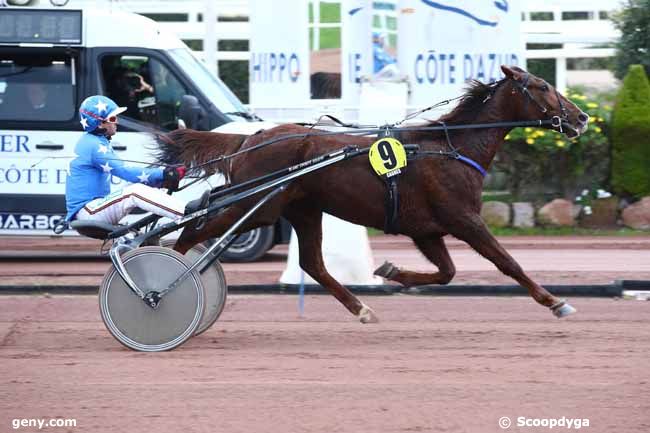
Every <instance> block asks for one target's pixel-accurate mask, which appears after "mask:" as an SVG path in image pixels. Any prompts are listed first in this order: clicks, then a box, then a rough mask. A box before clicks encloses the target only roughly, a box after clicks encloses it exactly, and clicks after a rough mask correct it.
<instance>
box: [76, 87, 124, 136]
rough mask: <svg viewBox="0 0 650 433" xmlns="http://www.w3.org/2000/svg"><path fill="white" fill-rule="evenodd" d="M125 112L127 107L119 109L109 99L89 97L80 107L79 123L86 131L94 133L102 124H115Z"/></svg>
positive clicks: (99, 96) (98, 96)
mask: <svg viewBox="0 0 650 433" xmlns="http://www.w3.org/2000/svg"><path fill="white" fill-rule="evenodd" d="M125 111H126V107H118V106H117V104H116V103H115V102H114V101H113V100H112V99H111V98H109V97H106V96H103V95H94V96H89V97H87V98H86V99H84V101H83V102H82V103H81V106H79V117H80V118H81V120H80V121H79V123H81V126H82V128H83V130H84V131H86V132H93V131H94V130H95V129H97V127H98V126H99V125H101V123H102V122H112V123H115V121H116V120H117V115H118V114H120V113H123V112H125Z"/></svg>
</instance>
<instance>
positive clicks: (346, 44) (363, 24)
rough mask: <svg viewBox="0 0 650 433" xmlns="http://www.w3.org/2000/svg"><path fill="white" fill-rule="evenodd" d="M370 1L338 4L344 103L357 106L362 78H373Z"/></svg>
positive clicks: (345, 1) (343, 0) (343, 1)
mask: <svg viewBox="0 0 650 433" xmlns="http://www.w3.org/2000/svg"><path fill="white" fill-rule="evenodd" d="M372 3H373V2H372V0H342V1H341V87H342V96H341V99H342V100H343V104H344V105H346V106H353V105H358V104H359V94H360V92H361V79H362V77H371V75H372Z"/></svg>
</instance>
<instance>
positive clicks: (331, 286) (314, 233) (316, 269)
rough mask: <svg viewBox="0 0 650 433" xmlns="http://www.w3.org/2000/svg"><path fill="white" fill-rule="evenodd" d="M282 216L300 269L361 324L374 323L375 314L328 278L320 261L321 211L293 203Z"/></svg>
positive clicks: (332, 278)
mask: <svg viewBox="0 0 650 433" xmlns="http://www.w3.org/2000/svg"><path fill="white" fill-rule="evenodd" d="M284 216H285V217H286V218H287V219H288V220H289V222H290V223H291V225H292V226H293V228H294V230H295V231H296V235H297V236H298V246H299V251H300V267H301V268H302V269H303V270H304V271H305V272H307V274H309V275H310V276H311V277H312V278H313V279H314V280H316V281H317V282H318V283H319V284H320V285H321V286H323V287H325V288H326V289H327V290H329V292H330V293H331V294H332V295H334V297H335V298H336V299H338V300H339V302H340V303H341V304H343V305H344V306H345V308H347V309H348V311H350V312H351V313H352V314H354V315H355V316H357V317H358V318H359V321H360V322H361V323H375V322H378V321H379V320H378V318H377V316H376V315H375V313H374V312H373V311H372V309H370V307H368V306H367V305H365V304H364V303H363V302H361V301H360V300H359V299H358V298H357V297H356V296H354V294H353V293H352V292H350V291H349V290H348V289H347V288H345V287H344V286H343V285H341V284H340V283H339V282H338V281H336V280H335V279H334V277H332V276H331V275H330V274H329V272H327V269H325V263H324V262H323V254H322V240H323V229H322V216H323V214H322V212H321V211H320V210H317V209H314V207H313V204H312V203H304V204H302V205H301V204H297V203H296V204H294V205H292V206H291V207H290V208H289V209H287V210H286V212H285V214H284Z"/></svg>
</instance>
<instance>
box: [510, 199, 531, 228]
mask: <svg viewBox="0 0 650 433" xmlns="http://www.w3.org/2000/svg"><path fill="white" fill-rule="evenodd" d="M512 213H513V216H512V226H513V227H535V208H534V207H533V204H532V203H528V202H521V201H520V202H516V203H513V204H512Z"/></svg>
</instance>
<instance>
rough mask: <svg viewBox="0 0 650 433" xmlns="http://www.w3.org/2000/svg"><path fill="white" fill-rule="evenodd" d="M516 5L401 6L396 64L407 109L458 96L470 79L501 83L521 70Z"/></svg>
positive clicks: (416, 1) (409, 2)
mask: <svg viewBox="0 0 650 433" xmlns="http://www.w3.org/2000/svg"><path fill="white" fill-rule="evenodd" d="M520 25H521V10H520V4H519V0H440V1H433V0H400V1H399V15H398V29H399V36H398V53H397V55H398V64H399V67H400V71H401V72H402V73H403V74H406V75H408V77H409V80H410V83H411V100H410V105H411V106H426V105H431V104H432V103H434V102H437V101H440V100H442V99H446V98H451V97H454V96H458V95H460V94H461V93H462V91H463V88H464V87H465V85H466V84H465V83H466V82H467V81H469V80H471V79H476V80H479V81H482V82H492V81H496V80H498V79H500V78H502V74H501V70H500V65H502V64H506V65H518V66H520V67H524V66H525V58H524V52H525V46H524V41H523V38H522V37H521V30H520Z"/></svg>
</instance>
